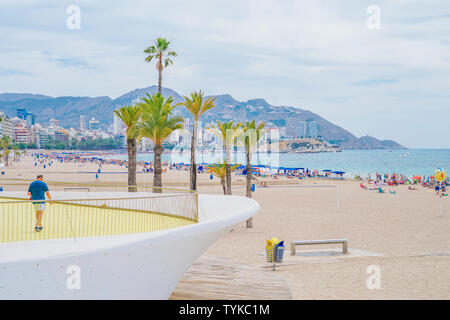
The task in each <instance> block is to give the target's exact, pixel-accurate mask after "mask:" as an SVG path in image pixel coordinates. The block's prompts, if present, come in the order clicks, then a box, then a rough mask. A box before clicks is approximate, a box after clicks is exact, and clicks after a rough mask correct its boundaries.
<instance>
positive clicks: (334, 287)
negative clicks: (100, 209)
mask: <svg viewBox="0 0 450 320" xmlns="http://www.w3.org/2000/svg"><path fill="white" fill-rule="evenodd" d="M97 169H98V166H97V165H95V164H87V165H85V166H83V167H80V166H78V165H76V164H73V163H64V164H59V163H56V164H55V165H53V166H51V167H47V168H46V169H43V168H42V165H40V166H38V167H35V166H34V161H32V160H31V159H30V158H26V157H24V158H23V160H22V161H21V162H17V163H12V166H11V167H7V168H2V169H1V171H4V172H5V174H4V175H2V176H1V178H2V179H6V178H8V179H33V178H35V176H36V174H38V173H43V174H44V178H45V180H53V181H66V182H78V183H84V182H85V183H95V182H96V179H95V172H97ZM126 170H127V169H126V168H125V167H118V166H113V165H104V166H103V167H102V171H103V172H123V173H110V174H108V173H102V174H100V178H99V182H100V183H106V184H114V185H126V181H127V174H126ZM138 170H142V168H138ZM84 172H90V173H84ZM151 179H152V174H148V173H145V174H144V173H138V182H139V184H144V183H145V184H146V185H149V186H151ZM233 180H234V184H233V194H234V195H245V177H243V176H234V177H233ZM238 180H242V181H238ZM259 180H265V181H267V182H268V185H269V186H268V187H267V188H260V187H257V188H256V192H254V193H253V196H254V199H255V200H256V201H258V202H259V203H260V205H261V211H260V212H259V213H258V214H257V216H256V217H255V218H254V228H252V229H247V228H246V226H245V223H242V224H240V225H238V226H236V227H234V228H233V229H232V230H230V232H228V233H227V234H226V235H225V236H223V237H222V238H221V239H219V240H218V241H217V242H216V243H214V244H213V245H212V246H211V247H210V248H209V249H208V251H207V252H205V256H211V255H212V256H217V257H221V258H228V259H230V260H234V261H240V262H242V263H245V264H247V265H252V266H254V268H255V269H261V268H266V267H269V264H267V263H266V262H265V256H264V247H265V240H266V239H271V238H272V237H277V238H279V239H280V240H285V242H286V252H285V261H284V263H283V264H281V265H280V266H279V267H277V270H276V271H273V272H276V273H277V275H279V276H281V277H282V278H283V279H285V280H286V282H287V283H288V285H289V287H290V288H291V291H292V297H293V298H294V299H449V298H450V271H449V270H450V232H449V230H450V199H449V198H448V197H444V198H441V199H440V198H438V197H436V195H435V194H434V192H433V191H432V190H430V189H424V188H422V187H420V186H419V187H418V190H417V191H411V190H408V188H407V186H398V187H385V189H386V191H387V193H385V194H379V193H377V192H375V191H364V190H362V189H361V188H360V187H359V182H356V181H352V180H345V181H337V180H325V179H318V178H309V179H303V180H298V179H295V180H293V179H286V178H283V179H279V180H273V179H272V178H266V179H259ZM259 180H258V181H257V182H256V183H258V182H259ZM5 182H7V181H2V182H1V184H2V185H3V186H4V188H5V190H18V189H20V188H23V185H22V186H21V185H14V184H12V183H11V181H9V182H8V183H5ZM188 184H189V172H188V171H175V170H172V171H167V173H164V174H163V185H164V186H170V187H181V188H186V187H187V186H188ZM336 187H337V188H336ZM389 190H396V194H390V193H389V192H388V191H389ZM199 192H200V193H214V194H221V192H222V187H221V186H220V184H219V181H218V180H217V179H216V178H215V179H214V180H212V181H211V180H210V179H209V174H201V175H199ZM440 206H442V215H441V214H440ZM328 238H346V239H348V246H349V250H350V254H349V255H348V256H343V255H341V254H340V253H338V252H339V251H340V250H342V249H341V247H340V246H339V245H323V246H322V245H321V246H305V247H304V248H302V247H297V252H300V255H299V256H296V257H290V256H289V254H290V252H289V250H290V248H289V244H290V241H292V240H311V239H328ZM325 249H327V250H331V249H332V250H333V252H334V254H333V255H330V254H323V255H322V256H316V255H314V254H313V253H311V252H315V253H317V252H319V253H320V252H323V251H322V250H325ZM302 252H303V253H302ZM307 254H312V256H311V255H310V256H308V255H307ZM373 265H375V266H377V267H378V268H379V270H380V276H381V278H380V279H381V281H380V285H381V288H380V289H368V286H367V283H366V282H367V279H368V278H369V276H370V274H368V273H367V269H368V267H369V266H373Z"/></svg>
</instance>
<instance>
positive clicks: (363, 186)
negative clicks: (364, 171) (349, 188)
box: [359, 182, 367, 190]
mask: <svg viewBox="0 0 450 320" xmlns="http://www.w3.org/2000/svg"><path fill="white" fill-rule="evenodd" d="M359 185H360V187H361V188H362V189H364V190H367V187H366V186H365V185H363V183H362V182H361V183H360V184H359Z"/></svg>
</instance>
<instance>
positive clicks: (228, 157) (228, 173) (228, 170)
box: [225, 145, 231, 195]
mask: <svg viewBox="0 0 450 320" xmlns="http://www.w3.org/2000/svg"><path fill="white" fill-rule="evenodd" d="M225 153H226V179H227V194H228V195H231V163H230V162H231V154H230V146H228V145H225Z"/></svg>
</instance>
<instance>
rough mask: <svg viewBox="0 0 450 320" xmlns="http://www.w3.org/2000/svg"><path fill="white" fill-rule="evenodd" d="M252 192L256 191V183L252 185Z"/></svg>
mask: <svg viewBox="0 0 450 320" xmlns="http://www.w3.org/2000/svg"><path fill="white" fill-rule="evenodd" d="M251 190H252V191H255V184H254V183H252V188H251Z"/></svg>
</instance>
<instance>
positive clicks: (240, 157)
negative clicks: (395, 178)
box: [104, 149, 450, 177]
mask: <svg viewBox="0 0 450 320" xmlns="http://www.w3.org/2000/svg"><path fill="white" fill-rule="evenodd" d="M104 158H115V159H122V160H126V159H127V154H126V153H124V154H115V155H108V156H105V157H104ZM137 160H138V161H153V154H152V153H150V154H138V156H137ZM162 161H169V162H172V163H186V164H188V163H189V162H190V152H184V153H164V154H163V155H162ZM217 161H223V154H222V153H217V152H216V153H211V152H209V153H203V154H202V153H197V162H198V163H204V164H209V163H213V162H217ZM232 162H233V163H240V164H243V165H244V164H245V154H244V153H233V154H232ZM252 165H265V166H269V167H272V168H277V167H288V168H305V169H309V170H314V169H317V170H326V169H328V170H333V171H344V172H345V173H346V174H345V175H346V176H347V177H350V176H354V175H360V176H362V177H367V176H369V174H370V175H371V176H372V177H373V176H374V175H375V173H376V172H378V173H381V174H384V173H389V174H391V173H394V172H395V173H398V174H403V175H408V176H412V175H421V176H430V175H433V174H434V172H435V170H436V169H437V168H440V169H443V170H445V171H446V172H448V173H449V174H450V149H401V150H400V149H399V150H344V151H342V152H336V153H332V152H323V153H271V154H267V153H259V154H258V153H253V155H252Z"/></svg>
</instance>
